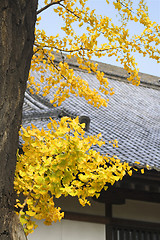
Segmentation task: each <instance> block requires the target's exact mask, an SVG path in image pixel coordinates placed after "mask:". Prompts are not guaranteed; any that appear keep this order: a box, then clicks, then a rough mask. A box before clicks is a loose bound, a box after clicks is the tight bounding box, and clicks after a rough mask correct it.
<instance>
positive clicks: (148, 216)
mask: <svg viewBox="0 0 160 240" xmlns="http://www.w3.org/2000/svg"><path fill="white" fill-rule="evenodd" d="M112 215H113V217H115V218H123V219H132V220H137V221H145V222H155V223H160V203H150V202H143V201H135V200H126V203H125V204H124V205H113V206H112Z"/></svg>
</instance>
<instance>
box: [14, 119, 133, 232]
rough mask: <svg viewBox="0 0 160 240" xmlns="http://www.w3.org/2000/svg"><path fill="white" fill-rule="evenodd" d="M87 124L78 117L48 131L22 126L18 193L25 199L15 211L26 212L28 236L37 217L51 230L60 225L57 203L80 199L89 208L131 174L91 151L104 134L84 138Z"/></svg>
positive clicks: (23, 216)
mask: <svg viewBox="0 0 160 240" xmlns="http://www.w3.org/2000/svg"><path fill="white" fill-rule="evenodd" d="M82 125H83V124H82ZM82 125H81V124H79V120H78V117H77V118H76V119H73V120H72V119H71V118H67V117H63V118H62V119H61V121H60V122H56V121H55V120H52V119H51V122H50V123H49V124H48V125H47V126H48V131H44V130H43V129H42V130H39V129H37V128H36V127H35V126H33V125H32V128H29V127H28V128H27V129H24V128H23V127H22V133H21V136H22V139H23V141H24V144H23V151H24V154H23V155H19V154H18V156H17V158H18V162H17V168H16V175H15V190H16V191H17V193H18V194H19V193H23V196H24V197H25V200H24V202H23V203H20V202H19V200H17V204H16V207H17V208H20V209H21V211H20V212H19V215H20V219H21V222H22V224H23V225H24V227H25V229H26V233H30V231H31V230H32V229H33V227H34V224H35V223H34V221H33V220H32V218H31V217H33V216H34V218H35V219H39V220H40V219H45V224H47V225H49V224H51V223H52V222H53V221H55V222H56V221H57V220H61V218H62V217H63V215H64V213H62V212H61V209H60V208H57V207H55V205H54V198H59V197H60V196H62V195H64V196H67V195H70V196H77V197H78V199H79V202H80V203H81V204H82V205H85V204H86V203H87V204H89V201H88V200H87V198H88V197H93V196H94V195H95V196H98V193H99V192H100V191H101V190H102V188H103V187H105V186H106V184H114V183H115V182H116V181H119V180H121V179H122V178H123V176H124V175H125V174H126V173H127V172H129V171H130V167H129V165H128V164H127V163H121V162H120V160H119V159H118V158H117V157H112V158H111V157H109V156H103V155H101V154H100V153H99V152H96V151H95V150H92V149H91V147H92V146H93V145H99V146H102V145H103V144H105V142H104V141H103V140H102V139H101V134H98V135H97V136H86V137H85V131H84V130H83V127H84V126H82ZM115 141H116V140H115ZM26 204H27V208H28V210H27V211H26V212H24V207H25V205H26Z"/></svg>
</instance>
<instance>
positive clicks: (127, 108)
mask: <svg viewBox="0 0 160 240" xmlns="http://www.w3.org/2000/svg"><path fill="white" fill-rule="evenodd" d="M47 74H48V75H49V73H47ZM76 74H77V75H79V76H81V77H82V78H83V79H85V80H87V81H88V83H89V85H90V86H91V87H92V88H95V89H96V90H97V91H98V87H99V83H98V81H97V79H96V77H95V75H92V74H88V73H85V72H82V71H76ZM33 75H34V76H35V78H36V81H38V82H39V79H40V75H39V74H37V73H33ZM109 83H110V86H111V87H113V88H114V89H115V94H114V95H113V96H110V97H109V99H110V101H109V104H108V107H107V108H105V107H100V108H99V109H96V108H94V107H93V106H91V105H88V104H87V103H86V101H85V99H84V98H80V97H75V96H73V95H71V97H70V98H69V99H67V100H66V101H65V102H63V103H62V105H61V107H57V108H54V107H52V106H51V105H50V102H49V101H50V99H52V95H53V93H54V89H51V92H50V94H49V95H47V96H46V97H43V96H42V92H40V94H39V95H38V96H36V95H35V96H31V95H30V94H29V93H28V92H26V96H25V101H24V113H23V115H24V118H23V125H24V126H27V125H30V124H31V122H32V123H33V124H34V125H36V126H37V127H39V128H41V127H43V128H44V129H46V125H47V123H48V122H49V117H50V116H52V114H53V117H55V118H58V113H59V112H60V111H61V110H62V109H63V110H65V111H66V112H68V113H69V114H71V115H74V116H81V115H85V116H88V117H90V120H91V122H90V128H89V132H88V134H98V133H100V132H101V133H102V136H103V139H104V140H105V142H106V144H105V145H104V146H102V147H101V148H99V147H97V146H94V147H93V148H94V149H96V150H98V151H100V152H101V153H102V154H109V155H117V156H118V157H119V158H120V159H121V160H122V161H127V162H129V163H130V164H133V163H134V162H135V161H139V162H140V163H141V165H143V166H145V165H146V164H149V165H150V166H151V167H152V168H156V169H159V170H160V91H159V89H158V88H157V89H154V88H149V87H144V86H139V87H136V86H133V85H131V84H128V83H126V82H121V81H117V80H114V79H109ZM101 96H104V94H103V93H101ZM104 97H105V96H104ZM27 116H28V117H27ZM115 138H116V139H117V140H118V143H119V144H118V145H119V147H118V148H113V147H112V145H111V144H109V140H113V139H115Z"/></svg>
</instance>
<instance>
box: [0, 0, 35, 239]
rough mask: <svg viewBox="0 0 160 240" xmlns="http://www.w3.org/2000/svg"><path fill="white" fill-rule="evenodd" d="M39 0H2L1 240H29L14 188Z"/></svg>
mask: <svg viewBox="0 0 160 240" xmlns="http://www.w3.org/2000/svg"><path fill="white" fill-rule="evenodd" d="M37 2H38V0H0V240H22V239H26V237H25V235H24V233H23V229H22V226H21V225H20V224H19V221H18V218H17V217H16V215H15V213H14V204H15V193H14V190H13V182H14V173H15V167H16V152H17V148H18V131H19V128H20V124H21V119H22V104H23V100H24V93H25V89H26V82H27V78H28V73H29V69H30V63H31V58H32V53H33V43H34V29H35V21H36V9H37Z"/></svg>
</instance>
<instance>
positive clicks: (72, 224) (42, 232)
mask: <svg viewBox="0 0 160 240" xmlns="http://www.w3.org/2000/svg"><path fill="white" fill-rule="evenodd" d="M54 201H55V205H56V206H57V207H61V208H62V211H70V212H77V213H84V214H90V215H99V216H104V215H105V204H103V203H98V202H96V201H93V200H91V206H88V205H86V206H85V207H82V206H81V205H80V203H79V202H78V200H77V199H76V198H73V197H67V198H64V197H62V198H59V199H55V200H54ZM37 224H38V228H37V229H36V230H35V231H34V233H32V234H30V235H29V236H28V240H97V239H98V240H105V225H104V224H96V223H87V222H80V221H71V220H65V219H63V220H62V221H61V222H57V223H53V224H52V225H51V226H45V225H44V224H43V221H37Z"/></svg>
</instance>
